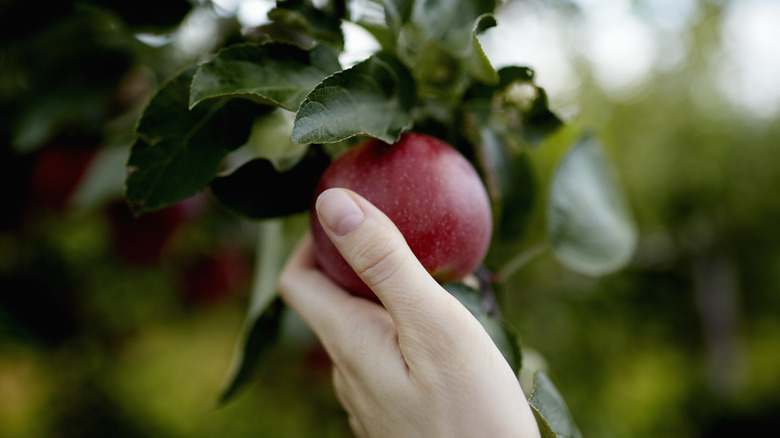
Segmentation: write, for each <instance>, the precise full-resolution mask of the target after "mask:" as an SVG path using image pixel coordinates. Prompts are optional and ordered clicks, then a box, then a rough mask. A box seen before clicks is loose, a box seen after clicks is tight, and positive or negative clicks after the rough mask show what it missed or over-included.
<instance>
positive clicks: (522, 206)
mask: <svg viewBox="0 0 780 438" xmlns="http://www.w3.org/2000/svg"><path fill="white" fill-rule="evenodd" d="M480 139H481V141H480V143H479V146H478V148H479V154H480V161H481V163H482V164H483V166H482V167H483V172H484V174H485V179H486V182H487V187H488V192H489V193H490V197H491V199H492V204H493V205H494V207H495V208H496V209H497V210H498V211H497V212H496V215H495V216H496V227H495V228H496V230H495V231H494V238H495V239H496V240H497V241H498V242H497V243H499V242H503V243H510V242H511V241H515V240H517V239H519V238H521V237H522V236H523V231H524V230H525V227H526V224H527V223H528V221H529V220H530V216H531V209H532V207H533V204H534V198H535V196H534V195H535V194H536V181H535V179H534V175H533V173H532V171H531V165H530V163H529V162H528V158H527V156H526V154H524V153H511V152H510V151H509V150H508V148H507V145H506V143H505V142H504V140H503V139H502V138H501V136H500V135H498V134H497V133H495V132H493V131H492V130H490V129H489V128H486V127H483V128H482V129H481V130H480Z"/></svg>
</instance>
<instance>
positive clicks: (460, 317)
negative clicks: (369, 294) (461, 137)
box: [280, 189, 539, 438]
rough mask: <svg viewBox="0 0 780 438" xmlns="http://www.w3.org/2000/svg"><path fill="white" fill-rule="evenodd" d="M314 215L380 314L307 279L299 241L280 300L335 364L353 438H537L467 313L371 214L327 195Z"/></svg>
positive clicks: (353, 200)
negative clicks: (368, 289)
mask: <svg viewBox="0 0 780 438" xmlns="http://www.w3.org/2000/svg"><path fill="white" fill-rule="evenodd" d="M317 213H318V216H319V220H320V221H321V223H322V224H323V228H325V230H326V232H327V233H328V235H329V237H330V238H331V240H332V241H333V243H334V245H335V246H336V247H337V248H338V249H339V251H340V252H341V254H342V255H343V256H344V258H345V259H346V260H347V261H348V262H349V263H350V265H351V266H352V267H353V269H355V271H356V272H357V273H358V275H359V276H360V277H361V279H362V280H363V281H364V282H365V283H366V284H367V285H368V286H369V287H371V289H372V290H373V291H374V293H375V294H376V295H377V297H378V298H379V300H380V301H381V302H382V304H381V305H380V304H378V303H375V302H372V301H369V300H367V299H365V298H361V297H357V296H354V295H352V294H350V293H348V292H346V291H345V290H343V289H342V288H340V287H339V286H337V285H336V284H334V283H333V282H332V281H331V280H330V279H329V278H327V277H326V276H325V274H323V273H322V272H321V271H320V270H319V269H317V267H316V264H315V261H314V255H313V244H312V239H311V237H310V236H307V237H306V238H305V239H304V240H303V241H302V242H301V244H300V245H299V246H298V248H297V249H296V251H295V252H294V253H293V255H292V256H291V258H290V260H289V261H288V263H287V265H286V266H285V268H284V270H283V272H282V275H281V277H280V289H281V294H282V298H283V299H284V300H285V302H286V303H287V304H288V305H289V306H290V307H292V308H293V309H294V310H295V311H296V312H297V313H298V314H299V315H300V316H301V318H302V319H303V320H304V321H305V322H306V323H307V324H308V325H309V326H310V327H311V328H312V330H313V331H314V332H315V333H316V334H317V336H318V337H319V339H320V341H321V342H322V344H323V346H324V347H325V350H326V351H327V352H328V355H329V356H330V357H331V359H332V361H333V386H334V389H335V392H336V396H337V397H338V399H339V401H340V402H341V404H342V405H343V407H344V409H345V410H346V411H347V413H348V415H349V422H350V426H351V427H352V430H353V431H354V432H355V434H356V435H357V436H359V437H426V438H432V437H448V438H449V437H496V438H497V437H539V429H538V427H537V424H536V420H535V419H534V416H533V414H532V413H531V410H530V407H529V405H528V402H527V401H526V399H525V397H524V395H523V391H522V389H521V388H520V384H519V383H518V380H517V377H516V376H515V374H514V372H513V371H512V369H511V368H510V366H509V365H508V364H507V362H506V361H505V360H504V357H503V356H502V355H501V352H500V351H499V350H498V348H497V347H496V346H495V344H494V343H493V341H492V340H491V339H490V336H489V335H488V334H487V332H485V330H484V329H483V328H482V325H481V324H480V323H479V322H478V321H477V320H476V318H474V317H473V316H472V314H471V313H470V312H469V311H468V310H467V309H466V308H465V307H463V305H461V304H460V303H459V302H458V301H457V300H456V299H455V298H454V297H453V296H452V295H450V294H449V293H448V292H447V291H446V290H444V289H443V288H442V287H441V286H440V285H439V284H438V283H436V281H435V280H434V279H433V278H432V277H431V276H430V275H429V274H428V273H427V272H426V271H425V269H424V268H423V266H422V265H421V264H420V263H419V261H418V260H417V258H416V257H415V256H414V254H413V253H412V252H411V250H410V249H409V247H408V245H407V244H406V242H405V240H404V239H403V236H402V235H401V234H400V232H399V231H398V229H397V228H396V227H395V225H393V223H392V222H391V221H390V219H388V218H387V216H385V215H384V214H383V213H382V212H381V211H379V210H378V209H377V208H376V207H374V206H373V205H372V204H371V203H369V202H368V201H367V200H365V199H364V198H362V197H361V196H359V195H357V194H356V193H354V192H351V191H349V190H345V189H331V190H327V191H325V192H323V194H322V195H321V196H320V197H319V199H318V200H317Z"/></svg>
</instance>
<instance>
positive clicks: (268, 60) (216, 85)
mask: <svg viewBox="0 0 780 438" xmlns="http://www.w3.org/2000/svg"><path fill="white" fill-rule="evenodd" d="M338 70H341V65H340V64H339V60H338V57H336V54H335V53H334V52H333V49H331V48H329V47H328V46H324V45H319V46H316V47H314V48H312V49H311V50H309V51H306V50H303V49H299V48H297V47H295V46H290V45H287V44H279V43H267V44H256V43H246V44H239V45H234V46H230V47H228V48H225V49H223V50H222V51H220V52H219V53H217V54H216V55H215V56H214V59H212V60H211V61H209V62H207V63H205V64H203V65H201V66H200V68H199V69H198V73H197V74H196V75H195V77H194V78H193V80H192V86H191V89H190V107H195V106H196V105H198V103H200V102H202V101H203V100H205V99H209V98H215V97H221V96H230V97H245V98H248V99H253V100H256V101H258V102H260V103H263V104H270V105H277V106H280V107H282V108H284V109H287V110H290V111H295V110H297V109H298V106H299V105H300V104H301V102H302V101H303V99H304V98H305V97H306V95H307V94H308V93H309V91H311V89H312V88H314V86H316V85H317V84H319V83H320V81H322V80H323V79H324V78H325V77H326V76H328V75H330V74H332V73H334V72H336V71H338Z"/></svg>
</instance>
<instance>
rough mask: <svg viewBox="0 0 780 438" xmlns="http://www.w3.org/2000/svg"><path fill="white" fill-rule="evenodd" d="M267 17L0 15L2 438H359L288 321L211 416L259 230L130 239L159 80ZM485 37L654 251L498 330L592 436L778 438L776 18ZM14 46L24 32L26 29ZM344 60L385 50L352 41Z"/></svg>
mask: <svg viewBox="0 0 780 438" xmlns="http://www.w3.org/2000/svg"><path fill="white" fill-rule="evenodd" d="M272 6H273V5H272V4H271V3H269V2H267V1H265V0H243V1H242V0H219V1H217V0H214V1H213V2H208V3H206V4H201V2H194V3H191V2H189V1H187V0H181V1H168V2H159V1H158V2H152V1H147V0H144V1H138V2H118V1H117V2H112V1H97V0H95V1H76V2H73V1H62V2H55V3H51V2H49V3H46V4H42V3H38V2H32V1H13V0H6V1H0V29H2V31H0V154H1V156H0V182H1V184H0V190H2V194H3V197H2V200H3V204H4V205H3V208H2V213H0V436H2V437H19V438H32V437H47V438H48V437H62V438H66V437H67V438H69V437H105V436H111V437H147V436H149V437H216V436H220V437H245V436H246V437H249V436H253V437H256V436H263V437H297V436H300V437H314V436H317V437H329V436H332V437H343V436H349V432H348V428H347V425H346V419H345V416H344V414H343V413H342V412H341V409H340V408H339V406H338V404H337V403H336V401H335V398H334V397H333V394H332V391H331V387H330V380H329V379H330V374H329V368H328V363H327V360H326V359H325V357H324V355H323V353H322V351H321V350H320V349H319V348H318V347H317V345H316V343H314V342H313V341H312V339H311V337H310V336H309V335H308V334H307V333H306V332H305V331H304V330H301V328H300V326H299V325H297V324H296V323H295V320H294V319H290V320H289V321H291V322H289V324H288V327H287V330H286V333H287V335H286V336H285V340H284V341H283V342H281V343H280V344H279V345H277V346H276V347H274V349H273V351H272V352H271V354H269V355H268V356H267V357H266V359H265V361H264V362H263V364H262V366H261V369H260V378H259V379H258V381H257V383H256V384H253V385H252V386H251V387H250V388H248V389H247V390H246V391H244V392H243V393H241V394H240V395H239V396H238V397H237V398H236V399H235V400H233V401H231V402H230V403H229V404H227V405H225V406H222V407H216V400H217V398H218V395H219V391H220V389H221V385H222V380H223V378H224V376H225V375H226V373H227V370H228V367H229V365H230V360H231V356H232V354H233V348H234V345H235V343H236V339H237V336H238V333H239V331H240V329H241V324H242V320H243V318H244V313H245V312H246V306H247V300H248V293H249V290H250V288H251V283H252V267H253V263H254V248H255V246H256V240H257V226H256V224H255V223H252V222H250V221H245V220H242V219H239V218H237V217H235V216H232V215H229V214H227V213H225V212H224V211H222V210H221V209H220V208H218V207H217V206H216V205H214V203H213V201H212V200H211V199H210V198H209V196H207V195H202V196H200V195H199V196H196V197H194V198H191V199H189V200H187V201H185V202H182V203H180V204H177V205H175V206H172V207H169V208H167V209H165V210H162V211H159V212H155V213H151V214H148V215H144V216H142V217H140V218H133V217H132V215H131V214H130V212H129V211H128V209H127V208H126V207H125V205H124V204H123V203H122V202H121V193H122V188H123V187H122V186H123V180H124V176H125V168H124V166H125V162H126V159H127V155H128V153H129V146H130V144H131V141H132V131H133V127H134V124H135V122H136V121H137V119H138V116H139V114H140V112H141V111H142V109H143V107H144V104H145V103H146V101H147V100H148V98H149V96H150V94H151V93H153V91H154V90H155V88H156V87H157V85H158V84H159V83H160V82H161V81H162V80H164V79H166V78H167V77H169V76H170V75H171V74H172V73H173V72H175V71H177V70H178V69H179V68H181V67H182V66H185V65H188V64H191V63H193V62H198V61H199V60H201V59H202V57H203V56H204V54H206V53H208V52H209V51H210V50H213V48H215V47H219V46H220V45H223V44H225V43H226V42H228V41H229V40H230V38H231V34H232V33H234V32H237V31H240V29H241V28H251V27H253V26H258V25H260V24H262V23H264V21H265V20H266V18H265V13H266V12H267V11H268V10H269V8H270V7H272ZM498 22H499V25H498V27H496V28H493V29H490V30H488V31H487V32H486V33H485V34H483V35H482V36H481V41H482V44H483V46H484V49H485V51H486V53H487V55H488V57H489V58H490V59H491V60H492V61H493V64H494V66H495V67H501V66H504V65H526V66H530V67H532V68H534V69H535V70H536V78H537V81H538V83H539V84H540V85H541V86H543V87H545V88H546V90H547V92H548V94H549V98H550V105H551V107H552V109H553V110H554V111H556V112H557V113H558V114H560V115H561V116H562V117H564V118H565V119H566V120H567V121H570V122H572V123H577V124H580V125H582V126H588V127H591V128H594V129H596V130H599V131H600V132H601V133H602V135H603V138H604V143H605V145H606V147H607V149H608V151H609V153H610V156H611V158H612V160H613V162H614V164H615V169H616V171H617V172H618V174H619V176H620V180H621V182H622V183H623V185H624V188H625V190H626V192H627V193H628V197H629V199H630V201H631V205H632V208H633V212H634V214H635V217H636V221H637V224H638V228H639V230H640V241H639V245H638V248H637V251H636V254H635V256H634V258H633V260H632V262H631V264H630V265H629V266H628V267H627V268H626V269H624V270H622V271H621V272H619V273H615V274H612V275H609V276H606V277H603V278H590V277H585V276H581V275H579V274H575V273H573V272H571V271H569V270H567V269H566V268H564V267H563V266H561V265H560V264H559V263H558V262H557V261H556V260H555V259H554V258H553V257H552V256H551V255H549V254H543V255H542V256H540V257H538V258H536V259H535V260H534V261H532V262H531V263H529V264H527V265H526V266H524V267H523V268H521V269H520V270H519V271H518V272H517V273H516V274H515V275H514V276H513V277H512V279H511V287H510V288H509V289H510V290H512V291H513V292H512V293H511V294H507V295H506V296H504V297H503V299H504V303H503V309H504V312H505V314H506V315H505V316H506V317H507V319H509V321H510V322H511V323H512V324H513V325H514V326H515V327H516V328H517V329H518V331H519V332H520V334H521V336H522V340H523V344H524V347H525V361H526V362H525V363H526V365H527V367H528V368H539V369H544V370H545V371H547V373H548V374H549V375H550V376H551V378H552V379H553V381H555V382H556V384H557V385H558V388H559V390H560V391H561V393H562V394H563V396H564V397H565V399H566V400H567V402H568V404H569V407H570V409H571V411H572V413H573V415H574V418H575V420H576V421H577V423H578V425H579V427H580V429H581V430H582V432H583V434H584V435H585V436H586V437H658V436H665V437H677V436H679V437H718V436H750V435H752V434H758V433H766V431H769V430H775V429H776V428H777V427H778V426H780V294H778V292H777V285H778V284H780V227H778V226H777V224H778V221H779V220H780V201H778V200H776V198H775V197H776V196H778V193H780V150H778V146H780V123H778V122H779V121H780V82H778V80H777V78H780V26H778V24H777V23H780V2H777V1H776V0H731V1H729V0H633V1H631V0H576V1H575V0H547V1H542V0H513V1H510V2H508V3H506V4H505V5H504V7H503V8H502V9H501V11H500V13H499V15H498ZM12 29H14V30H12ZM345 32H346V37H347V45H346V47H347V53H345V55H344V59H343V61H344V62H345V63H349V62H350V61H353V60H358V59H362V58H364V57H366V56H367V55H368V54H369V53H370V52H371V50H373V49H374V48H375V47H376V45H375V44H372V42H371V40H370V39H368V38H367V36H366V34H365V32H362V31H361V29H360V28H358V27H356V26H349V25H348V24H345Z"/></svg>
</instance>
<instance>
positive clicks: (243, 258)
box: [180, 247, 252, 307]
mask: <svg viewBox="0 0 780 438" xmlns="http://www.w3.org/2000/svg"><path fill="white" fill-rule="evenodd" d="M251 273H252V264H251V261H250V259H249V257H248V256H247V254H245V253H244V252H243V251H240V250H238V249H236V248H231V247H224V248H217V249H216V250H214V251H213V252H212V253H210V254H204V255H201V256H199V257H197V258H196V259H195V260H193V261H192V263H190V264H188V265H187V266H185V267H184V269H183V271H182V273H181V278H180V284H181V290H182V293H183V295H184V296H183V298H184V301H185V303H187V304H189V305H195V306H200V307H209V306H211V305H215V304H218V303H219V302H222V301H224V300H227V299H229V298H231V297H237V296H238V294H239V292H242V291H245V290H247V289H248V287H249V282H250V278H251Z"/></svg>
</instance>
